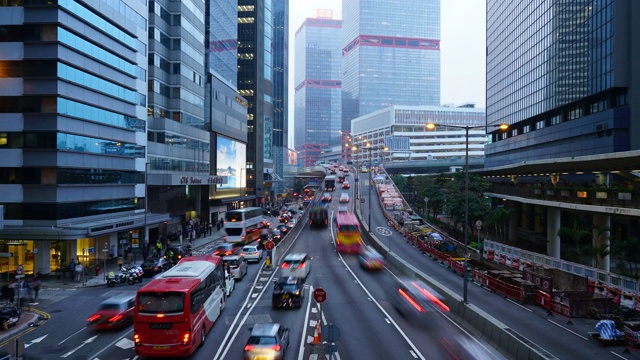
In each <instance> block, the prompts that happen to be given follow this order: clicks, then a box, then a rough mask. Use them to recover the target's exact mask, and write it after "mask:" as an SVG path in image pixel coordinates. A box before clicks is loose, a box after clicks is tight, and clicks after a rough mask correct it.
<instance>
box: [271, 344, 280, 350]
mask: <svg viewBox="0 0 640 360" xmlns="http://www.w3.org/2000/svg"><path fill="white" fill-rule="evenodd" d="M271 350H274V351H280V345H273V346H271Z"/></svg>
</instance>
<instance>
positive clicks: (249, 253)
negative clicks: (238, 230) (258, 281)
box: [240, 245, 262, 262]
mask: <svg viewBox="0 0 640 360" xmlns="http://www.w3.org/2000/svg"><path fill="white" fill-rule="evenodd" d="M240 256H244V258H245V259H247V261H255V262H260V260H262V249H258V246H257V245H245V246H244V247H243V248H242V252H241V253H240Z"/></svg>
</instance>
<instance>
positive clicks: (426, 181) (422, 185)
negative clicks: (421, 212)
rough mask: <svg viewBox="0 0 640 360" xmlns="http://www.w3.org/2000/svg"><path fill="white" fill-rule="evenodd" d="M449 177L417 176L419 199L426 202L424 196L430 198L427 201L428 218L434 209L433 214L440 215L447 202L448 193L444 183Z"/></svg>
mask: <svg viewBox="0 0 640 360" xmlns="http://www.w3.org/2000/svg"><path fill="white" fill-rule="evenodd" d="M448 181H449V179H448V178H445V177H437V178H432V177H428V176H419V177H418V178H417V188H418V200H419V201H422V202H424V198H427V199H429V201H428V202H427V209H426V218H429V215H430V214H431V212H432V211H433V216H434V217H436V216H438V213H440V212H441V211H442V208H443V207H444V204H445V199H446V193H445V191H444V190H443V189H444V184H445V183H446V182H448Z"/></svg>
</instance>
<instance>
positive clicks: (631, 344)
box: [624, 330, 640, 353]
mask: <svg viewBox="0 0 640 360" xmlns="http://www.w3.org/2000/svg"><path fill="white" fill-rule="evenodd" d="M638 340H639V339H638V333H637V332H635V331H630V330H625V332H624V352H625V353H630V351H629V350H633V351H640V349H639V348H638Z"/></svg>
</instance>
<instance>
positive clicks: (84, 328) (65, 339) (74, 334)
mask: <svg viewBox="0 0 640 360" xmlns="http://www.w3.org/2000/svg"><path fill="white" fill-rule="evenodd" d="M86 329H87V327H86V326H85V327H83V328H82V329H80V330H78V331H76V332H74V333H73V334H71V335H69V336H68V337H66V338H64V339H62V341H60V342H59V343H58V345H62V344H63V343H64V342H65V341H67V340H69V339H71V338H72V337H74V336H76V335H78V334H79V333H80V332H81V331H84V330H86Z"/></svg>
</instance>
